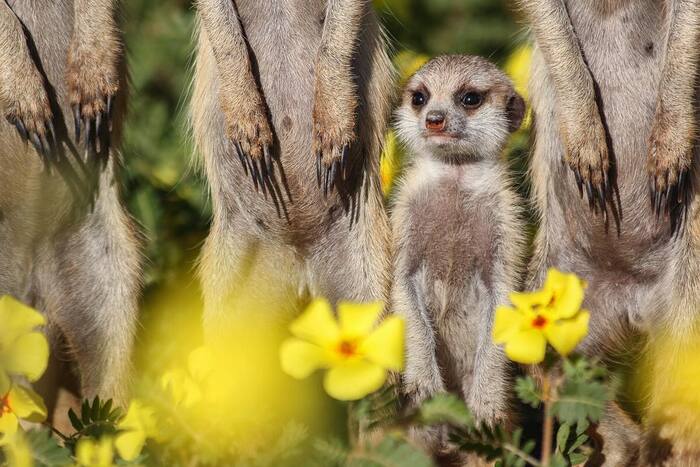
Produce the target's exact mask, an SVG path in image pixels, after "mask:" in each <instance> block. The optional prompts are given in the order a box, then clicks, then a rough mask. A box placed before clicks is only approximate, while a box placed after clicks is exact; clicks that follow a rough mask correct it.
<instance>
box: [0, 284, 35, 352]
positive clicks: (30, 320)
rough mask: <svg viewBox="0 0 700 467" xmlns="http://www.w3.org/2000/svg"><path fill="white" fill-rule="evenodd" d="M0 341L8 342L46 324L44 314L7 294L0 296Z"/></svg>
mask: <svg viewBox="0 0 700 467" xmlns="http://www.w3.org/2000/svg"><path fill="white" fill-rule="evenodd" d="M0 323H2V332H0V342H9V341H10V340H14V339H15V338H16V337H18V336H20V335H22V334H26V333H28V332H31V331H32V330H34V328H35V327H37V326H43V325H44V324H46V319H45V318H44V316H43V315H42V314H41V313H39V312H38V311H36V310H35V309H33V308H31V307H29V306H27V305H25V304H24V303H22V302H20V301H18V300H15V299H14V298H12V297H10V296H9V295H3V296H2V297H0Z"/></svg>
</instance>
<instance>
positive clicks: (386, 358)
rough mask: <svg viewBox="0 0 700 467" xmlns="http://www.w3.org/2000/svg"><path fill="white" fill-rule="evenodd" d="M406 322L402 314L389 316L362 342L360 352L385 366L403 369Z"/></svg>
mask: <svg viewBox="0 0 700 467" xmlns="http://www.w3.org/2000/svg"><path fill="white" fill-rule="evenodd" d="M405 328H406V323H405V320H404V318H403V317H401V316H396V315H394V316H389V317H387V318H386V319H384V321H382V323H381V324H380V325H379V326H378V327H377V329H375V330H374V332H372V334H370V335H369V336H368V337H367V338H366V339H365V340H364V341H363V342H362V343H361V344H360V348H359V352H360V354H361V355H364V356H365V358H367V359H368V360H369V361H371V362H373V363H376V364H377V365H380V366H382V367H384V368H388V369H390V370H394V371H401V370H402V369H403V365H404V334H405Z"/></svg>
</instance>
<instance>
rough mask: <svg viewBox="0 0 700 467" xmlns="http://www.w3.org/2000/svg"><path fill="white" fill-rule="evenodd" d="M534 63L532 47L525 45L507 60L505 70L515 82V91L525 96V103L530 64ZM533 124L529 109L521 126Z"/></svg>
mask: <svg viewBox="0 0 700 467" xmlns="http://www.w3.org/2000/svg"><path fill="white" fill-rule="evenodd" d="M531 63H532V46H530V45H529V44H524V45H521V46H520V47H518V48H517V49H515V51H514V52H513V53H512V54H510V56H509V57H508V60H506V63H505V66H504V70H505V72H506V74H507V75H508V76H510V79H512V80H513V86H515V90H516V91H517V92H518V93H519V94H520V95H521V96H523V99H525V101H527V100H528V84H529V81H530V64H531ZM531 122H532V112H531V111H530V109H529V107H528V110H527V114H526V115H525V120H524V121H523V124H522V126H521V128H522V129H527V128H529V127H530V124H531Z"/></svg>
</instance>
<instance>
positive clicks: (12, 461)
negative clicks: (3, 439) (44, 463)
mask: <svg viewBox="0 0 700 467" xmlns="http://www.w3.org/2000/svg"><path fill="white" fill-rule="evenodd" d="M3 452H4V453H5V457H6V458H7V465H8V466H11V467H33V466H34V456H33V455H32V451H31V449H30V448H29V444H28V443H27V440H26V439H24V436H22V434H21V433H17V434H15V435H14V436H13V437H12V439H11V440H10V442H9V443H7V444H6V445H4V447H3Z"/></svg>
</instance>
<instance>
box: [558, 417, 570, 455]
mask: <svg viewBox="0 0 700 467" xmlns="http://www.w3.org/2000/svg"><path fill="white" fill-rule="evenodd" d="M569 433H571V425H569V424H568V423H562V424H561V426H559V430H557V449H558V450H559V452H566V444H567V443H568V441H569Z"/></svg>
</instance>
